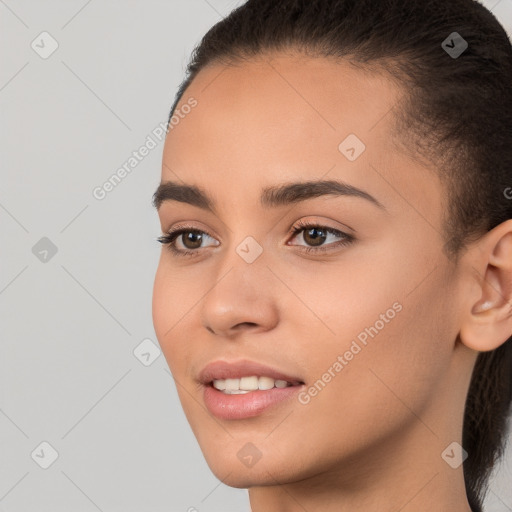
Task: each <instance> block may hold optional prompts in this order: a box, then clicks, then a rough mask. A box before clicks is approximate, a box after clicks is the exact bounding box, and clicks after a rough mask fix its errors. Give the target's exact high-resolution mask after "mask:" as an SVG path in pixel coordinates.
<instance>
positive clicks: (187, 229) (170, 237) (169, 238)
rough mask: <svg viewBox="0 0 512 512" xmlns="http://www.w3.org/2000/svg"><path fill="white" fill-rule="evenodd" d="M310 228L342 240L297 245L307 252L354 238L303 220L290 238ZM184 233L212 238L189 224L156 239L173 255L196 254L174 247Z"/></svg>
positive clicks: (348, 242)
mask: <svg viewBox="0 0 512 512" xmlns="http://www.w3.org/2000/svg"><path fill="white" fill-rule="evenodd" d="M312 228H319V229H320V230H322V231H325V232H326V233H331V234H333V235H335V236H339V237H342V238H343V240H340V241H339V242H338V243H336V244H328V246H327V248H326V247H324V246H318V247H311V246H303V245H299V246H297V247H301V250H302V251H305V252H307V253H311V252H313V253H324V252H326V251H330V250H332V247H333V245H334V247H341V246H346V245H349V244H351V243H352V242H353V241H354V240H355V238H354V237H353V236H351V235H348V234H347V233H344V232H343V231H339V230H337V229H333V228H329V227H328V226H322V225H320V224H315V223H312V222H305V221H298V222H297V224H296V225H295V226H293V228H292V229H291V235H292V239H293V238H295V237H296V236H297V235H298V234H299V233H301V232H302V231H306V230H308V229H312ZM184 233H194V234H206V235H208V236H209V237H210V238H213V237H212V236H211V235H210V234H209V233H208V232H207V231H202V230H200V229H195V228H193V227H191V226H178V227H177V228H176V229H174V230H172V231H169V233H166V234H165V235H162V236H159V237H158V238H157V241H158V242H160V243H161V244H163V245H165V246H167V248H168V249H169V250H170V251H171V253H172V254H174V255H175V256H183V257H186V256H189V257H193V256H195V255H197V253H198V252H199V250H200V249H193V250H191V249H185V250H183V249H176V246H175V243H174V242H175V240H176V239H177V238H178V237H179V236H180V235H182V234H184Z"/></svg>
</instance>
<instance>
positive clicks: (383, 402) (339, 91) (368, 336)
mask: <svg viewBox="0 0 512 512" xmlns="http://www.w3.org/2000/svg"><path fill="white" fill-rule="evenodd" d="M398 99H399V91H398V89H397V88H396V87H395V85H393V84H392V83H391V82H390V81H388V80H387V79H385V78H384V77H382V76H379V75H376V74H373V75H372V74H369V73H367V72H363V71H362V70H359V69H356V68H355V67H352V66H351V65H350V64H348V63H337V64H336V63H333V62H330V61H328V60H326V59H321V58H317V59H305V58H303V57H302V58H299V57H291V56H284V55H276V56H274V57H273V58H272V59H271V60H268V59H259V60H253V61H251V62H246V63H244V64H240V65H237V66H230V67H225V66H222V65H215V66H212V67H210V68H207V69H204V70H202V71H201V72H200V73H199V75H198V76H197V77H196V78H195V80H194V81H193V82H192V84H191V85H190V87H189V88H188V89H187V91H186V92H185V94H184V95H183V98H182V99H181V101H180V103H179V104H178V106H177V115H176V116H175V118H174V123H173V124H172V125H171V126H172V128H171V130H170V131H169V133H168V135H167V139H166V143H165V149H164V157H163V169H162V183H164V182H173V183H174V184H175V185H176V187H171V186H168V187H167V188H166V189H165V190H163V192H165V193H162V194H161V199H162V201H161V204H160V206H159V211H158V214H159V218H160V222H161V228H162V233H167V232H169V231H170V230H173V229H175V228H177V227H179V228H183V227H185V229H188V230H189V231H188V232H185V233H184V234H181V235H180V236H178V237H177V238H176V239H175V241H174V244H173V245H174V247H175V249H176V250H178V251H181V252H182V253H183V251H189V253H190V254H188V255H182V254H181V255H175V254H174V253H173V252H172V251H171V250H170V248H169V247H167V246H162V252H161V256H160V262H159V265H158V269H157V273H156V277H155V283H154V295H153V321H154V326H155V331H156V334H157V337H158V340H159V343H160V345H161V347H162V350H163V352H164V354H165V357H166V360H167V363H168V365H169V367H170V369H171V371H172V374H173V376H174V378H175V380H176V384H177V390H178V393H179V398H180V400H181V404H182V406H183V409H184V412H185V414H186V417H187V419H188V421H189V423H190V425H191V428H192V429H193V431H194V434H195V436H196V437H197V439H198V442H199V444H200V447H201V449H202V451H203V453H204V456H205V458H206V460H207V462H208V464H209V466H210V468H211V469H212V471H213V472H214V473H215V474H216V475H217V476H218V477H219V478H221V479H223V481H224V483H226V484H228V485H231V486H234V487H250V486H253V485H272V484H274V483H275V482H276V481H277V482H280V483H283V482H292V481H297V480H301V479H304V478H309V477H313V476H315V475H320V474H322V475H323V476H322V478H327V476H326V475H327V473H333V472H335V471H339V473H338V475H343V474H344V473H343V469H344V468H346V467H347V464H349V463H350V464H351V466H350V468H351V478H354V476H355V475H357V473H358V468H360V469H361V472H362V471H364V470H365V469H364V468H366V470H368V467H369V466H368V464H374V465H376V466H378V465H380V464H383V465H386V464H389V463H390V461H391V460H394V461H402V462H403V464H404V468H406V467H408V470H411V469H413V468H414V464H424V463H425V462H426V461H431V460H433V458H434V457H435V459H436V460H441V452H442V450H443V449H444V448H445V447H446V446H447V445H448V444H450V443H451V442H452V441H454V440H455V439H456V438H457V436H458V435H459V434H460V425H461V424H460V421H461V419H462V412H463V405H464V404H463V402H464V397H465V392H466V386H467V384H468V382H469V380H468V379H469V377H470V370H471V364H470V362H471V363H472V362H473V360H471V361H470V359H471V358H470V357H469V356H468V351H467V350H468V349H465V347H463V346H462V345H460V344H459V343H457V342H456V338H457V334H458V332H459V328H460V325H459V324H458V320H459V319H460V314H459V313H460V311H459V310H458V306H459V304H460V301H459V298H460V297H461V296H462V294H463V290H462V287H461V286H460V283H461V279H460V275H459V273H458V271H457V268H454V267H453V265H452V264H450V262H449V261H448V260H447V259H446V257H445V255H444V253H443V252H442V244H443V238H442V235H441V233H442V221H441V219H442V213H443V207H444V206H443V205H444V203H443V202H442V201H443V189H442V186H441V184H440V182H439V180H438V179H437V177H436V174H435V172H433V170H432V169H427V168H426V167H423V166H421V165H420V164H419V163H418V162H416V161H413V160H411V159H410V158H408V157H406V156H405V154H404V153H401V152H400V151H399V150H398V149H397V147H395V146H394V144H393V141H392V139H391V135H390V130H391V126H392V116H393V114H392V113H391V112H390V109H391V108H392V107H393V106H394V105H395V103H396V102H397V101H398ZM186 104H188V105H189V106H190V108H189V107H184V105H186ZM191 105H192V106H191ZM325 180H328V181H330V182H332V183H331V184H330V185H326V186H324V187H320V186H313V185H312V183H314V182H317V181H318V182H319V181H325ZM306 182H308V183H310V185H309V186H307V187H305V188H304V187H302V186H301V185H300V184H304V183H306ZM336 182H337V183H339V186H338V189H337V191H336V190H334V189H329V188H328V187H329V186H332V185H333V184H335V183H336ZM291 184H298V186H297V187H296V188H293V187H292V188H291V189H288V188H286V187H290V186H291ZM184 186H186V187H197V188H198V189H200V191H201V192H202V194H203V195H205V196H207V198H208V201H205V200H204V199H201V200H200V199H199V198H198V196H197V194H192V193H190V192H187V191H183V190H179V189H178V188H177V187H184ZM285 188H286V191H284V189H285ZM270 190H271V191H270ZM297 191H298V192H299V193H298V194H297V193H295V192H297ZM328 191H330V193H327V192H328ZM207 206H209V207H210V208H211V209H209V208H207ZM304 223H306V227H304ZM308 225H312V226H313V227H311V226H309V227H308ZM293 228H297V229H298V230H299V231H298V232H297V233H295V234H294V233H293V232H292V230H293ZM190 230H193V231H192V233H190ZM194 230H195V231H194ZM197 231H200V232H201V233H200V234H199V235H198V234H197ZM201 235H202V236H201ZM462 360H463V361H464V362H463V364H464V371H462V370H461V365H460V364H459V363H461V362H462ZM216 361H221V362H226V363H230V364H231V365H232V367H233V368H234V370H233V371H234V373H231V374H230V373H222V372H221V371H220V370H218V368H217V370H215V368H214V370H213V373H209V374H208V375H206V376H205V375H204V374H202V373H201V372H202V370H203V369H204V368H205V367H206V365H208V364H210V363H212V362H216ZM240 362H246V363H247V362H250V363H251V362H252V363H257V364H260V365H264V366H267V367H269V368H270V369H268V370H261V369H259V368H257V367H250V366H246V367H240V366H238V367H237V364H238V363H240ZM271 370H274V371H275V372H277V373H272V371H271ZM237 372H238V373H237ZM278 373H280V374H281V376H284V377H287V378H288V380H290V381H294V382H293V383H295V384H296V385H294V386H288V385H287V387H286V388H280V387H277V388H276V387H275V381H272V380H269V379H244V380H243V381H242V387H247V388H249V389H250V388H251V386H254V384H255V383H256V385H259V386H261V387H263V388H264V387H265V384H268V383H270V384H268V385H269V386H272V385H274V388H273V389H270V390H265V389H261V390H258V391H252V392H246V393H239V394H226V393H225V392H223V391H220V390H217V389H215V388H214V387H212V384H211V381H212V379H214V378H215V377H217V379H215V380H217V381H218V382H217V383H216V385H217V386H218V387H223V386H227V387H228V388H232V387H236V384H237V383H236V381H231V380H230V381H228V382H227V383H226V382H225V381H224V382H223V378H226V377H231V378H235V377H237V376H238V377H241V376H245V377H251V376H253V377H269V376H272V375H274V376H278ZM202 377H204V378H205V379H207V381H208V382H206V383H202V382H201V378H202ZM277 380H287V379H277ZM297 383H298V384H297ZM279 385H282V383H279V382H278V386H279ZM205 390H206V394H205ZM246 391H247V390H246ZM399 445H400V447H401V448H400V450H398V449H397V446H399ZM411 457H413V459H411ZM411 464H412V466H411ZM347 478H348V475H347Z"/></svg>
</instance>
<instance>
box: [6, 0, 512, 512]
mask: <svg viewBox="0 0 512 512" xmlns="http://www.w3.org/2000/svg"><path fill="white" fill-rule="evenodd" d="M241 3H243V2H242V1H241V0H239V1H236V0H231V1H229V0H180V1H178V0H175V1H173V0H167V1H157V0H151V1H142V0H140V1H134V0H132V1H126V0H124V1H121V0H109V1H100V0H89V1H86V0H65V1H64V0H61V1H57V0H52V1H49V0H48V1H36V0H31V1H29V0H22V1H17V2H16V1H14V0H0V48H1V52H2V53H1V63H2V65H1V67H0V116H1V129H2V131H1V139H0V140H1V188H0V233H1V247H2V250H1V251H0V312H1V318H0V326H1V327H0V328H1V345H0V347H1V353H0V365H1V366H0V379H1V381H0V384H1V386H0V439H1V451H0V456H1V464H0V512H31V511H38V512H50V511H51V512H60V511H62V512H69V511H74V512H81V511H84V512H89V511H90V512H94V511H98V510H99V511H103V512H118V511H119V512H121V511H123V512H130V511H137V512H140V511H144V512H152V511H154V512H160V511H162V512H163V511H166V512H182V511H183V512H185V511H187V510H190V511H192V510H193V509H192V508H190V507H194V508H195V509H196V510H197V511H199V512H214V511H215V512H217V511H218V512H229V511H237V512H244V511H249V510H250V509H249V504H248V498H247V491H245V490H240V489H233V488H230V487H227V486H225V485H224V484H222V483H221V482H219V481H218V480H217V478H216V477H215V476H214V475H213V474H212V473H211V472H210V470H209V469H208V466H207V465H206V463H205V461H204V459H203V456H202V454H201V451H200V449H199V447H198V445H197V442H196V440H195V438H194V436H193V434H192V432H191V430H190V427H189V425H188V423H187V421H186V419H185V416H184V414H183V412H182V410H181V406H180V404H179V401H178V397H177V393H176V390H175V385H174V381H173V379H172V377H171V375H170V373H169V371H168V368H167V364H166V362H165V359H164V357H163V355H160V356H159V357H157V358H156V359H153V358H154V357H155V356H154V354H153V353H152V352H151V351H150V353H152V354H153V355H150V356H141V359H142V361H145V362H146V363H148V362H149V361H152V362H151V364H149V365H148V366H146V365H144V364H143V362H141V360H140V359H138V358H137V357H135V355H134V350H135V349H136V347H137V346H138V345H139V344H140V343H141V342H142V341H143V340H146V339H149V340H151V341H152V343H153V344H154V345H155V346H158V343H157V341H156V336H155V333H154V330H153V325H152V319H151V295H152V286H153V279H154V274H155V270H156V266H157V262H158V257H159V252H160V244H159V243H158V242H156V237H157V236H158V235H159V234H160V226H159V223H158V218H157V215H156V212H155V211H154V209H153V208H152V206H151V196H152V193H153V192H154V190H155V188H156V186H157V185H158V183H159V180H160V165H161V153H162V147H163V144H162V143H159V144H158V146H157V147H156V148H154V149H153V150H151V152H150V153H149V155H148V156H147V157H145V158H144V160H143V161H141V162H140V163H139V164H138V166H137V167H136V168H135V169H133V170H132V172H131V173H130V174H129V175H128V176H126V178H125V179H124V180H123V181H122V182H121V183H120V184H119V185H118V186H117V187H116V188H115V189H114V190H113V191H111V192H110V193H108V194H107V195H106V197H105V198H104V199H103V200H97V199H95V198H94V197H93V194H92V191H93V189H94V188H95V187H97V186H101V185H102V184H103V183H104V182H105V181H106V180H108V178H109V177H110V176H111V175H112V174H113V173H114V172H115V171H116V170H117V169H118V168H119V167H120V166H121V165H122V164H123V163H125V162H126V161H127V159H128V158H129V157H130V156H131V154H132V152H133V151H135V150H137V149H138V148H139V147H140V146H141V145H143V144H144V143H145V141H146V138H147V136H148V135H151V134H152V132H153V130H154V129H155V128H157V127H158V125H159V124H160V123H165V122H166V119H167V115H168V112H169V108H170V106H171V104H172V100H173V98H174V94H175V92H176V88H177V86H178V84H179V83H180V81H181V80H182V78H183V73H184V68H185V64H186V62H187V61H188V58H189V55H190V52H191V50H192V48H193V47H194V45H195V44H196V43H197V42H198V41H199V40H200V38H201V37H202V35H203V34H204V33H205V32H206V30H207V29H208V28H209V27H210V26H212V25H213V24H214V23H216V22H217V21H218V20H219V19H220V18H221V17H222V16H225V15H226V14H228V13H229V12H230V10H231V9H232V8H234V7H235V6H237V5H240V4H241ZM484 3H485V5H486V6H487V7H488V8H491V9H492V12H493V13H495V15H496V16H497V17H498V19H500V21H501V22H502V23H503V25H504V26H505V27H506V28H507V30H508V32H509V34H510V33H512V0H499V1H498V0H493V1H490V2H484ZM43 31H47V32H49V33H50V34H51V36H52V37H53V38H54V39H55V40H56V41H57V42H58V45H59V46H58V48H57V50H56V51H55V52H54V53H53V54H52V55H50V56H49V57H48V58H46V59H43V58H41V57H40V56H39V55H38V54H37V53H36V52H35V51H34V50H33V49H32V48H31V43H32V41H33V40H34V39H35V40H36V43H37V41H39V40H40V39H38V36H39V34H41V32H43ZM39 44H40V45H41V43H39ZM48 44H49V43H48V41H46V43H45V48H46V49H48V48H49V46H48ZM43 237H47V238H48V239H50V240H51V242H52V243H53V244H54V245H55V246H56V248H57V253H56V254H55V255H53V256H51V253H50V254H48V256H46V258H47V261H46V262H43V261H40V259H39V258H40V257H41V258H43V257H44V253H40V255H39V257H36V255H35V254H34V253H33V250H32V248H33V247H34V246H35V245H36V243H38V242H39V241H40V239H41V238H43ZM43 249H44V247H43V248H40V250H43ZM146 343H148V342H146ZM143 347H144V350H142V352H147V350H146V348H145V346H144V345H143ZM153 350H154V349H153ZM148 358H149V361H148ZM43 441H46V442H48V443H49V444H50V445H51V446H52V447H53V448H54V449H55V450H56V451H57V452H58V458H57V459H56V460H55V462H53V464H52V465H51V466H50V467H48V469H42V468H41V467H40V465H39V464H44V461H45V460H46V461H50V460H51V459H50V457H51V452H50V450H49V449H48V448H47V447H45V446H44V445H43V446H42V447H41V446H40V444H41V443H42V442H43ZM511 452H512V447H511V448H509V452H508V454H507V461H508V466H507V465H506V464H504V465H502V466H501V467H500V468H499V471H498V473H497V476H496V478H495V479H493V483H492V491H491V493H490V494H489V497H488V500H487V508H486V510H487V511H488V512H504V511H512V489H511V487H510V486H508V488H507V482H510V481H511V473H512V454H511Z"/></svg>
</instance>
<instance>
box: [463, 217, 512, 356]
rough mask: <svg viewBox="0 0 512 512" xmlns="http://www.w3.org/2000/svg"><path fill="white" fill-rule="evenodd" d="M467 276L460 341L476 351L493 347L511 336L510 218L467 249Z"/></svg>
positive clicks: (511, 260)
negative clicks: (469, 280)
mask: <svg viewBox="0 0 512 512" xmlns="http://www.w3.org/2000/svg"><path fill="white" fill-rule="evenodd" d="M470 254H471V258H470V260H469V262H468V265H469V266H470V267H469V270H471V271H472V274H473V275H472V277H469V275H470V273H471V272H468V273H467V274H466V275H467V276H468V279H471V280H472V282H471V283H470V289H471V291H470V293H469V294H468V301H467V303H466V305H465V311H464V312H463V322H462V325H461V330H460V340H461V342H462V343H463V344H464V345H466V346H467V347H469V348H471V349H473V350H477V351H479V352H487V351H489V350H494V349H495V348H497V347H499V346H500V345H502V344H503V343H504V342H505V341H507V339H508V338H509V337H510V336H512V219H509V220H507V221H505V222H502V223H501V224H499V225H498V226H496V227H495V228H494V229H492V230H491V231H489V232H488V233H486V234H485V235H484V236H483V237H482V238H481V239H480V240H478V242H476V244H475V245H474V246H473V247H472V248H471V249H470Z"/></svg>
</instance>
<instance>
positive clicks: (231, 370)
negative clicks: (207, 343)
mask: <svg viewBox="0 0 512 512" xmlns="http://www.w3.org/2000/svg"><path fill="white" fill-rule="evenodd" d="M252 375H256V376H258V377H262V376H264V377H271V378H273V379H274V380H285V381H287V382H290V383H291V384H304V382H303V381H302V380H301V379H300V377H294V376H291V375H287V374H286V373H284V372H281V371H279V370H276V369H274V368H271V367H270V366H266V365H264V364H260V363H258V362H256V361H249V360H239V361H231V362H229V361H221V360H217V361H212V362H211V363H208V364H207V365H206V366H205V367H204V368H203V369H202V370H201V371H200V372H199V381H200V382H201V383H202V384H210V383H211V382H212V381H214V380H220V379H239V378H241V377H249V376H252Z"/></svg>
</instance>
